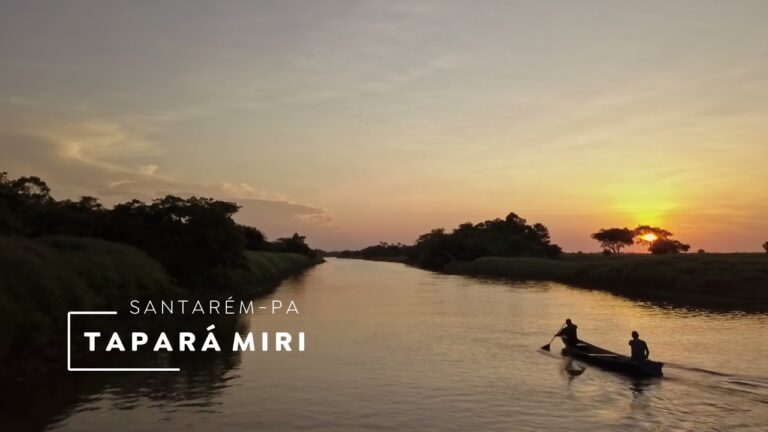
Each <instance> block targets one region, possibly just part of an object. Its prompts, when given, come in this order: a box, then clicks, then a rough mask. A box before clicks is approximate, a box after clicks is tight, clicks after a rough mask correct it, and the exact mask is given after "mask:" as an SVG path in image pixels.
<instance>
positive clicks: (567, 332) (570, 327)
mask: <svg viewBox="0 0 768 432" xmlns="http://www.w3.org/2000/svg"><path fill="white" fill-rule="evenodd" d="M577 328H578V326H577V325H576V324H574V323H573V322H571V319H570V318H568V319H567V320H565V327H563V328H561V329H560V331H559V332H557V334H556V335H555V336H560V337H562V338H563V343H565V344H566V345H568V346H576V344H577V343H578V342H579V337H578V336H577V334H576V329H577Z"/></svg>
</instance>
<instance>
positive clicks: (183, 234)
mask: <svg viewBox="0 0 768 432" xmlns="http://www.w3.org/2000/svg"><path fill="white" fill-rule="evenodd" d="M238 209H239V207H238V206H237V204H235V203H232V202H226V201H219V200H214V199H211V198H200V197H191V198H181V197H177V196H173V195H168V196H165V197H163V198H159V199H155V200H153V201H152V202H151V203H145V202H143V201H139V200H132V201H129V202H125V203H122V204H117V205H115V206H114V207H113V208H112V209H107V208H105V207H104V206H102V205H101V204H100V203H99V201H98V200H97V199H96V198H93V197H82V198H81V199H80V200H78V201H72V200H61V201H57V200H55V199H53V198H52V197H51V195H50V188H49V187H48V185H47V184H46V183H45V182H44V181H43V180H41V179H40V178H38V177H20V178H18V179H10V178H8V176H7V174H6V173H0V234H4V235H13V236H25V237H40V236H45V235H69V236H84V237H94V238H100V239H105V240H110V241H114V242H119V243H125V244H128V245H131V246H134V247H137V248H139V249H141V250H143V251H145V252H146V253H147V254H149V255H150V256H151V257H152V258H154V259H156V260H158V261H159V262H160V263H161V264H162V265H163V267H164V268H165V269H166V270H167V271H168V273H169V274H170V275H171V276H172V277H173V278H174V279H176V280H177V282H179V283H180V284H181V285H184V286H190V287H192V286H205V287H214V286H217V285H220V284H221V283H224V282H226V281H227V277H225V276H224V275H225V274H226V273H228V272H229V271H230V270H231V269H235V268H240V267H243V266H246V265H247V264H246V262H245V258H244V255H243V252H244V251H245V250H246V249H251V250H262V251H264V250H271V251H278V252H293V253H299V254H303V255H306V256H314V252H313V251H312V249H311V248H310V247H309V246H308V245H307V244H306V242H305V238H304V237H302V236H300V235H298V234H294V235H293V236H292V237H289V238H285V239H278V240H277V241H275V242H272V243H270V242H268V241H267V239H266V237H265V236H264V234H263V233H262V232H261V231H259V230H258V229H256V228H253V227H247V226H243V225H238V224H236V223H235V221H234V220H233V219H232V216H233V215H234V214H235V213H236V212H237V211H238Z"/></svg>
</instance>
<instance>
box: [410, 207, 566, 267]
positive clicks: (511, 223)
mask: <svg viewBox="0 0 768 432" xmlns="http://www.w3.org/2000/svg"><path fill="white" fill-rule="evenodd" d="M561 251H562V249H561V248H560V246H558V245H556V244H553V243H551V242H550V238H549V230H548V229H547V227H545V226H544V225H542V224H540V223H536V224H533V225H528V224H527V221H526V220H525V219H523V218H521V217H520V216H518V215H517V214H515V213H510V214H509V215H507V217H506V218H505V219H493V220H487V221H485V222H480V223H478V224H474V225H473V224H472V223H469V222H467V223H464V224H461V225H459V227H458V228H456V229H454V230H453V231H452V232H451V233H446V232H445V230H444V229H442V228H439V229H434V230H432V231H430V232H429V233H426V234H423V235H421V236H419V238H418V239H417V240H416V244H415V245H413V247H411V248H410V249H409V250H408V260H409V261H410V262H412V263H414V264H416V265H418V266H420V267H424V268H430V269H440V268H442V267H443V266H445V265H446V264H448V263H449V262H451V261H455V260H459V261H471V260H474V259H477V258H480V257H484V256H540V257H549V258H555V257H557V256H558V255H560V252H561Z"/></svg>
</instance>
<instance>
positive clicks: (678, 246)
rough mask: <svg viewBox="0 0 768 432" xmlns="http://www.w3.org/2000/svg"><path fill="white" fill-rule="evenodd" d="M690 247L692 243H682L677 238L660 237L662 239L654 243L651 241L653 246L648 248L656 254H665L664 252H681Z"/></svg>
mask: <svg viewBox="0 0 768 432" xmlns="http://www.w3.org/2000/svg"><path fill="white" fill-rule="evenodd" d="M690 248H691V246H690V245H687V244H685V243H681V242H679V241H677V240H672V239H668V238H663V239H661V238H660V239H656V240H655V241H654V242H653V243H651V246H650V247H649V248H648V250H649V251H650V252H651V253H652V254H654V255H664V254H679V253H682V252H688V249H690Z"/></svg>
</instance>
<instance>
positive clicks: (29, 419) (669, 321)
mask: <svg viewBox="0 0 768 432" xmlns="http://www.w3.org/2000/svg"><path fill="white" fill-rule="evenodd" d="M273 296H274V297H276V298H279V299H282V300H284V301H287V300H294V301H295V302H296V303H297V304H298V306H299V308H300V310H301V314H300V315H299V316H276V317H271V316H262V315H255V316H253V317H251V318H250V320H248V321H243V322H240V325H241V327H242V326H244V327H242V328H241V330H244V329H247V330H249V331H254V332H257V331H269V332H272V331H289V332H293V331H297V330H300V331H305V332H306V333H307V352H305V353H300V354H299V353H275V352H269V353H260V352H253V353H251V352H246V353H243V354H241V355H236V354H232V353H209V355H206V356H201V355H200V353H197V354H196V355H194V356H188V357H179V358H173V359H167V361H168V362H173V363H176V364H179V365H181V368H182V372H181V373H178V374H112V373H110V374H61V375H59V376H48V377H43V378H41V379H40V381H38V382H35V383H26V384H24V385H19V386H16V387H12V388H7V389H6V391H4V392H3V395H4V396H3V398H4V400H3V406H4V408H3V409H2V411H1V414H0V415H1V416H2V418H0V429H2V430H13V431H16V430H20V431H39V430H44V429H55V430H62V431H75V430H104V429H110V430H112V431H113V432H122V431H136V430H147V431H150V430H159V429H168V430H180V429H183V430H185V432H193V431H210V430H221V431H225V430H246V429H247V430H259V429H263V430H285V431H290V430H308V429H309V430H311V429H314V430H335V431H361V430H425V429H430V430H442V431H452V430H456V431H459V430H461V431H465V430H510V429H514V430H545V429H548V430H574V431H578V430H585V431H587V430H589V431H594V430H710V429H722V430H733V429H739V430H764V423H765V414H764V413H765V407H766V404H768V366H767V365H766V363H765V361H764V359H765V358H766V356H768V342H765V341H764V340H762V339H759V338H758V339H756V340H754V341H753V342H752V343H751V344H749V345H745V344H744V343H743V342H742V341H743V337H744V335H745V334H747V335H757V334H761V332H762V329H764V328H765V326H766V324H768V318H767V317H766V316H765V315H758V314H734V313H711V312H703V311H690V310H678V309H667V308H661V307H658V306H655V305H652V304H650V303H637V302H634V301H631V300H628V299H623V298H618V297H615V296H612V295H610V294H606V293H601V292H592V291H587V290H582V289H573V288H569V287H566V286H563V285H560V284H550V283H541V282H539V283H524V284H514V283H508V282H499V281H478V280H476V279H469V278H464V277H458V276H450V275H441V274H434V273H428V272H424V271H420V270H417V269H412V268H408V267H405V266H402V265H399V264H393V263H371V262H364V261H341V260H330V261H329V262H328V263H327V264H323V265H321V266H319V267H317V268H315V269H313V270H311V271H310V272H308V273H307V274H306V275H304V277H302V278H297V279H294V280H291V281H288V282H286V283H284V284H283V286H281V288H280V289H279V290H278V291H277V292H276V293H275V294H273ZM269 300H270V299H269V298H267V299H264V301H266V302H268V301H269ZM565 317H570V318H573V319H574V321H576V322H577V323H579V331H580V334H581V335H582V336H583V337H584V338H585V339H586V340H589V341H591V342H594V343H596V344H598V345H600V346H605V347H606V348H608V349H613V350H615V351H617V352H622V350H628V347H627V340H628V339H629V332H630V331H631V330H632V329H638V330H639V331H640V332H641V334H643V337H644V339H645V340H646V341H648V343H649V345H650V349H651V352H652V357H654V358H657V359H658V360H661V361H665V363H667V366H666V367H665V378H663V379H642V380H641V379H631V378H628V377H624V376H622V375H617V374H614V373H610V372H605V371H602V370H600V369H598V368H594V367H591V366H587V365H583V364H579V363H573V362H569V359H565V358H563V357H562V356H560V355H559V349H560V346H559V345H553V347H552V350H553V352H551V353H545V352H542V351H539V350H538V349H537V348H538V347H540V346H541V345H542V344H543V343H545V342H546V341H547V340H549V338H550V337H551V335H552V330H553V328H556V327H557V326H558V324H559V323H560V322H562V320H563V319H564V318H565ZM555 343H556V344H557V343H559V342H555ZM294 354H295V355H294ZM582 366H583V370H582V371H581V372H578V370H580V369H581V368H582ZM7 395H13V398H9V397H8V396H7Z"/></svg>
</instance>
